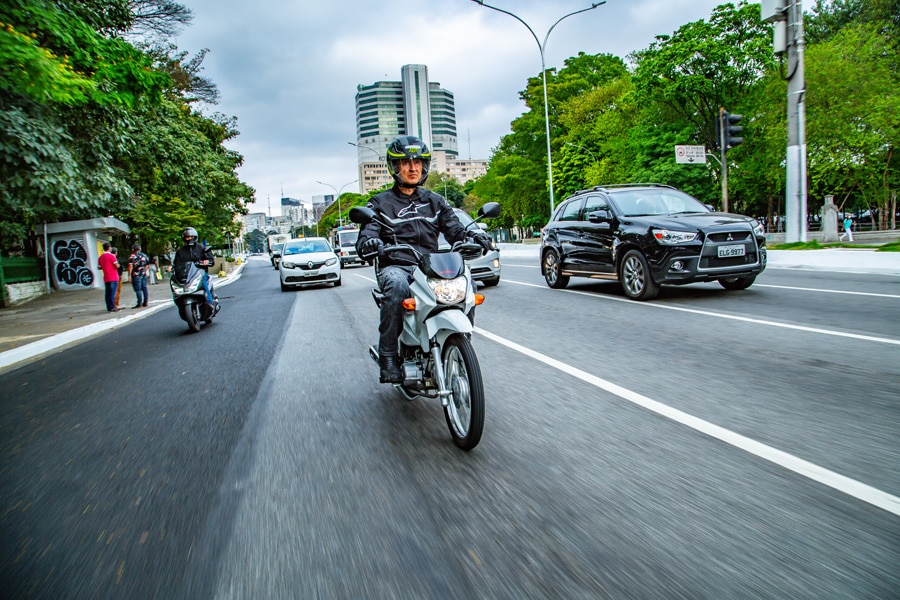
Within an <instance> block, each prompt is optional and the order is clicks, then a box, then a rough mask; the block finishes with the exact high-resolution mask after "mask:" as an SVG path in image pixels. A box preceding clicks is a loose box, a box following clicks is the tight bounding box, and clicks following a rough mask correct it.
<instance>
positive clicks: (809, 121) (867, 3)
mask: <svg viewBox="0 0 900 600" xmlns="http://www.w3.org/2000/svg"><path fill="white" fill-rule="evenodd" d="M805 17H806V29H807V31H808V32H809V35H808V39H807V44H806V57H805V65H806V87H807V93H806V95H805V98H804V99H805V108H806V132H807V154H808V169H807V172H808V190H809V201H808V206H809V210H810V212H811V213H814V212H816V211H817V210H818V209H819V207H820V206H821V204H822V202H823V199H824V196H825V195H827V194H831V195H834V196H835V198H836V199H837V201H838V202H839V203H840V204H842V205H843V206H844V208H845V209H846V210H854V209H855V210H866V209H868V210H870V211H871V212H872V214H873V215H877V216H878V219H880V221H879V223H878V224H879V225H880V226H881V227H888V226H889V225H890V223H888V220H887V219H886V216H887V215H889V214H890V212H891V211H892V210H893V208H892V206H889V202H890V201H891V200H892V199H893V198H895V197H896V191H897V187H898V185H900V181H898V179H900V172H898V166H900V164H898V163H900V158H898V156H897V154H898V153H897V151H896V149H897V139H898V132H897V131H898V127H900V120H898V119H897V115H898V114H900V106H898V101H900V100H898V99H900V95H898V94H897V89H898V83H900V82H898V73H900V65H898V62H897V55H898V53H897V50H898V44H900V42H898V40H900V35H898V33H900V0H818V1H817V2H815V4H814V6H813V8H812V10H811V12H810V13H808V14H807V15H806V16H805ZM628 58H629V60H630V62H631V64H632V67H631V68H630V69H626V68H625V67H624V63H622V62H621V60H619V59H618V58H616V57H611V56H608V55H597V56H585V55H583V54H579V56H577V57H574V58H572V59H569V60H568V61H566V64H565V66H564V68H563V69H561V70H560V71H559V72H558V73H557V72H555V71H554V70H552V69H551V70H548V71H547V94H548V100H549V111H548V113H549V116H550V119H549V121H550V135H551V142H552V143H551V146H552V150H553V175H554V188H555V191H556V192H557V194H556V195H557V198H558V199H560V200H561V199H563V198H565V196H567V195H568V194H571V193H573V192H575V191H577V190H579V189H584V188H588V187H591V186H596V185H602V184H605V183H634V182H658V183H666V184H670V185H675V186H676V187H679V188H681V189H684V190H686V191H687V192H689V193H691V194H692V195H694V196H696V197H697V198H699V199H701V200H702V201H703V202H706V203H708V204H712V205H718V204H719V201H720V194H721V183H720V181H719V178H720V165H719V163H718V162H717V160H718V152H717V150H718V140H717V135H716V121H717V119H718V114H719V110H720V109H722V108H724V109H726V110H728V111H729V112H732V113H738V114H742V115H743V116H744V119H743V121H742V122H741V126H743V128H744V136H743V137H744V143H743V144H741V145H740V146H737V147H736V148H733V149H730V150H728V152H727V153H726V160H727V161H728V165H727V166H728V173H729V178H728V187H729V200H730V207H729V208H730V209H731V210H733V211H737V212H742V213H745V214H751V215H768V216H769V217H772V216H773V215H774V214H784V212H785V210H786V208H785V206H784V198H785V185H786V184H785V156H786V148H787V133H786V132H787V110H786V91H787V90H786V87H787V86H786V82H785V79H784V76H785V75H784V69H785V65H783V64H782V63H781V61H780V59H779V58H778V57H776V55H775V54H774V52H773V50H772V29H771V26H770V25H768V24H765V23H762V21H761V19H760V9H759V4H758V3H752V4H751V3H749V2H746V1H743V2H741V3H739V4H738V5H735V4H731V3H725V4H722V5H720V6H718V7H717V8H716V9H714V11H713V12H712V14H711V16H710V18H709V19H707V20H701V21H696V22H693V23H688V24H686V25H684V26H682V27H680V28H679V29H678V30H677V31H675V32H674V33H672V34H671V35H660V36H657V38H656V41H655V42H653V43H652V44H651V45H650V46H649V47H648V48H646V49H644V50H640V51H637V52H634V53H633V54H632V55H630V56H629V57H628ZM520 97H521V98H522V99H523V100H524V101H525V104H526V111H525V112H524V113H523V114H522V115H521V116H520V117H518V118H516V119H515V120H514V121H513V122H512V124H511V132H510V133H509V134H508V135H506V136H504V138H503V139H502V140H501V141H500V143H499V144H498V146H497V148H496V149H495V151H494V155H493V156H492V158H491V161H490V163H489V168H488V172H487V174H486V175H485V176H484V177H482V178H481V179H479V180H478V181H476V182H475V183H474V184H473V186H472V190H471V194H470V195H469V196H468V197H467V198H466V200H465V203H464V205H465V206H466V208H467V209H468V208H477V206H479V205H480V204H482V203H484V202H486V201H488V200H496V201H499V202H501V203H502V204H503V206H504V216H503V217H502V220H503V221H504V224H505V226H511V225H513V224H518V225H526V224H527V225H539V224H543V222H545V221H546V219H547V216H548V214H549V202H548V180H547V163H546V145H545V144H546V134H545V133H544V128H545V123H544V116H543V89H542V81H541V78H540V74H539V75H538V76H536V77H532V78H530V79H529V80H528V85H527V87H526V89H525V90H524V91H522V92H521V93H520ZM680 144H691V145H703V146H705V147H706V148H707V150H708V153H709V154H713V155H714V158H712V159H711V160H710V161H709V162H708V163H707V164H706V165H705V166H702V165H681V164H677V163H676V162H675V156H674V146H675V145H680Z"/></svg>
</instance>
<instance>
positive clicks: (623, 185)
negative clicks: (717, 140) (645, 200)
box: [572, 183, 676, 196]
mask: <svg viewBox="0 0 900 600" xmlns="http://www.w3.org/2000/svg"><path fill="white" fill-rule="evenodd" d="M639 187H657V188H666V189H670V190H674V189H676V188H675V187H673V186H671V185H666V184H664V183H610V184H604V185H595V186H594V187H592V188H588V189H586V190H578V191H577V192H574V193H573V194H572V195H573V196H577V195H578V194H584V193H586V192H603V191H606V190H614V189H620V188H639Z"/></svg>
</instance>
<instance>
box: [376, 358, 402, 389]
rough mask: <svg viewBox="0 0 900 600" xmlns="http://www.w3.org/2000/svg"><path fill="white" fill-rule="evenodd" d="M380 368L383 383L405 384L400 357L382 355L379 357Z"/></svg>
mask: <svg viewBox="0 0 900 600" xmlns="http://www.w3.org/2000/svg"><path fill="white" fill-rule="evenodd" d="M378 366H379V367H381V383H403V374H402V373H401V372H400V357H399V356H384V355H381V356H379V357H378Z"/></svg>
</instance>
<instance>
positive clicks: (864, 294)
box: [753, 283, 900, 298]
mask: <svg viewBox="0 0 900 600" xmlns="http://www.w3.org/2000/svg"><path fill="white" fill-rule="evenodd" d="M753 287H764V288H776V289H779V290H799V291H801V292H820V293H823V294H851V295H854V296H872V297H874V298H900V296H898V295H896V294H875V293H872V292H850V291H845V290H823V289H821V288H805V287H794V286H790V285H771V284H768V283H754V284H753Z"/></svg>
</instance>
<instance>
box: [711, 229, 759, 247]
mask: <svg viewBox="0 0 900 600" xmlns="http://www.w3.org/2000/svg"><path fill="white" fill-rule="evenodd" d="M750 233H751V232H749V231H720V232H718V233H711V234H709V236H708V237H707V239H708V240H709V241H711V242H716V243H719V244H722V243H726V242H746V241H747V240H749V239H750Z"/></svg>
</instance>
